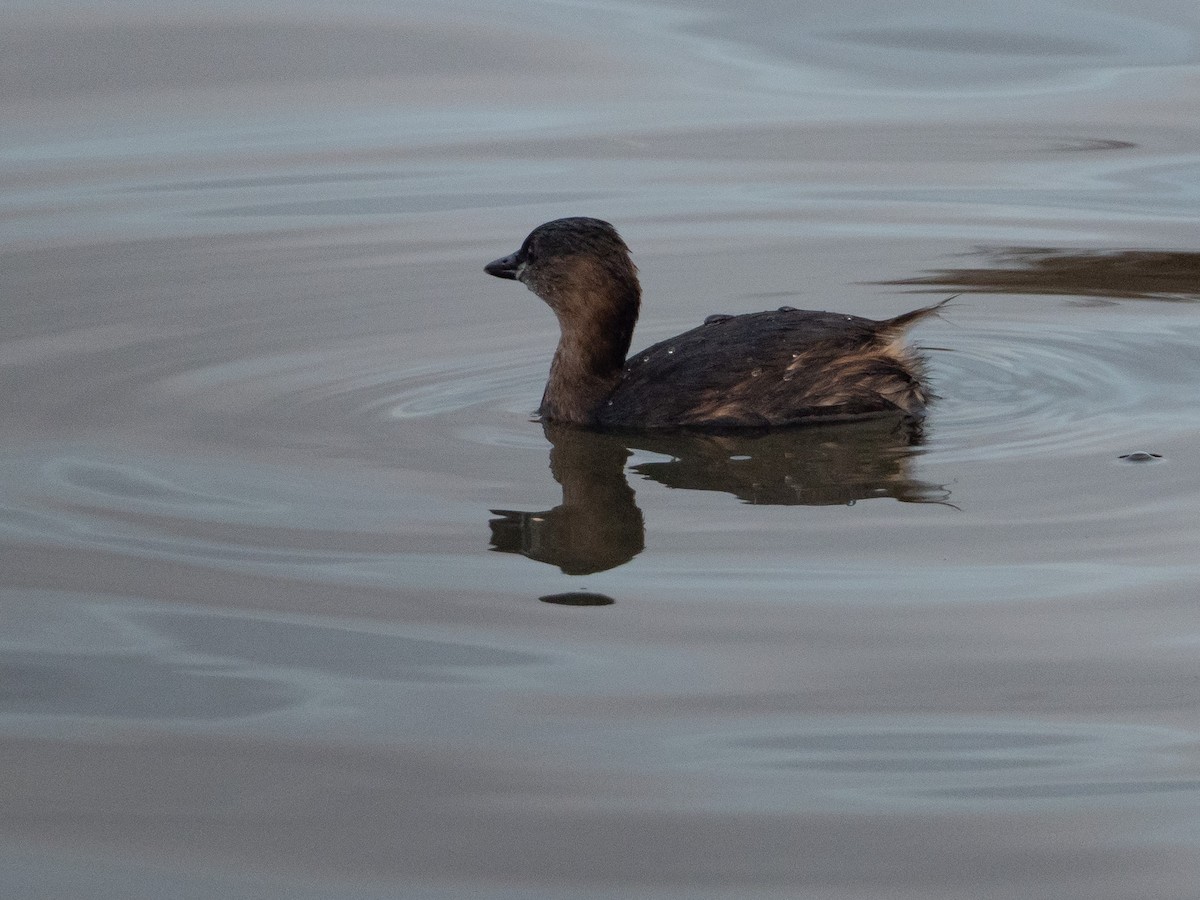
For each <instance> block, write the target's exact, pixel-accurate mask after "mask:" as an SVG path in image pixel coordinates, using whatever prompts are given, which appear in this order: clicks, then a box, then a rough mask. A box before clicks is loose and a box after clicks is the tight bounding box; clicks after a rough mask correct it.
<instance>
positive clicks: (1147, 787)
mask: <svg viewBox="0 0 1200 900" xmlns="http://www.w3.org/2000/svg"><path fill="white" fill-rule="evenodd" d="M1198 792H1200V780H1196V779H1177V780H1165V781H1117V782H1113V781H1096V782H1090V783H1085V784H1013V785H998V786H988V787H971V788H945V789H941V790H933V791H928V792H926V793H927V795H928V796H930V797H941V798H946V799H954V800H1064V799H1072V800H1080V799H1101V798H1105V797H1129V796H1141V795H1154V794H1194V793H1198Z"/></svg>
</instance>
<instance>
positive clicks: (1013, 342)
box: [931, 323, 1200, 460]
mask: <svg viewBox="0 0 1200 900" xmlns="http://www.w3.org/2000/svg"><path fill="white" fill-rule="evenodd" d="M945 340H946V342H947V345H948V346H949V347H950V348H951V352H935V353H931V357H932V359H931V368H932V371H933V380H934V384H935V386H936V389H937V390H938V392H939V393H940V394H941V396H942V399H941V400H940V401H939V403H938V404H937V406H936V408H935V410H934V413H933V424H934V438H933V440H932V442H931V445H932V446H933V447H935V448H936V449H937V450H939V451H940V452H941V453H942V454H944V457H945V458H955V459H967V458H969V459H976V460H1000V459H1012V458H1020V457H1024V456H1029V455H1040V454H1058V455H1070V454H1078V453H1085V452H1091V451H1094V450H1096V449H1097V448H1105V449H1112V448H1113V447H1114V446H1115V447H1121V443H1120V441H1121V436H1122V435H1128V436H1129V437H1130V439H1132V438H1133V436H1134V435H1137V434H1144V433H1145V431H1146V429H1147V427H1149V428H1150V429H1151V430H1152V431H1154V430H1161V432H1162V433H1173V432H1175V431H1176V430H1178V429H1179V428H1180V427H1181V424H1183V425H1184V427H1188V425H1189V424H1190V427H1191V428H1195V427H1196V425H1197V424H1200V409H1198V408H1197V407H1196V405H1195V404H1194V403H1191V404H1190V405H1189V404H1182V403H1181V402H1180V386H1181V385H1187V384H1189V383H1194V382H1195V380H1196V376H1195V372H1194V368H1195V367H1194V364H1193V363H1192V360H1193V359H1194V354H1195V347H1196V344H1197V341H1198V340H1200V334H1197V329H1196V328H1195V327H1191V328H1188V329H1178V330H1168V329H1163V330H1160V331H1157V332H1155V331H1141V332H1132V333H1131V332H1115V331H1105V332H1097V331H1088V332H1081V331H1079V330H1077V329H1075V328H1071V327H1069V326H1068V325H1047V324H1045V323H1038V324H1037V325H1036V326H1021V325H1005V326H990V327H984V328H978V327H972V328H971V329H970V330H966V329H959V330H955V331H954V332H953V333H952V334H951V335H949V336H947V337H946V338H945ZM1189 396H1193V397H1194V396H1195V394H1194V391H1193V392H1191V394H1190V395H1189ZM1121 449H1127V448H1124V447H1121Z"/></svg>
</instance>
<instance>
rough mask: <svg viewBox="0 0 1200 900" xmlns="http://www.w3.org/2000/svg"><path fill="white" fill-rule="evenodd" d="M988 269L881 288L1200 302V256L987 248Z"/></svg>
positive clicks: (947, 272) (944, 271)
mask: <svg viewBox="0 0 1200 900" xmlns="http://www.w3.org/2000/svg"><path fill="white" fill-rule="evenodd" d="M978 255H980V256H984V257H986V258H987V259H989V260H990V261H991V263H992V265H991V266H989V267H987V268H966V267H964V268H957V269H939V270H937V271H935V272H932V273H930V274H928V275H922V276H920V277H917V278H904V279H900V280H898V281H886V282H881V284H907V285H921V286H928V287H929V288H930V289H935V288H936V289H937V291H938V292H940V291H942V290H945V289H957V290H960V291H963V292H966V293H971V292H976V293H988V294H992V293H1004V294H1055V295H1068V296H1076V297H1096V298H1101V297H1111V298H1114V299H1126V300H1175V301H1195V300H1200V253H1186V252H1174V251H1169V250H1077V249H1070V250H1055V249H1048V248H1045V247H993V248H983V249H981V250H979V251H978Z"/></svg>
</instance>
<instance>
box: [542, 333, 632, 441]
mask: <svg viewBox="0 0 1200 900" xmlns="http://www.w3.org/2000/svg"><path fill="white" fill-rule="evenodd" d="M624 365H625V355H624V353H623V352H622V353H621V354H620V359H619V360H618V359H617V357H616V355H614V354H613V353H612V352H611V351H608V352H605V351H604V349H603V348H600V347H598V346H597V344H596V343H595V342H592V341H588V340H586V339H584V338H583V337H582V335H579V334H578V333H573V334H564V335H563V336H562V339H561V340H560V341H559V343H558V349H557V350H556V351H555V353H554V361H553V362H552V363H551V364H550V377H549V379H548V380H547V381H546V392H545V394H543V395H542V405H541V408H540V409H539V410H538V412H539V413H541V415H542V416H543V417H544V418H546V419H549V420H551V421H554V422H570V423H573V424H576V425H588V424H590V423H591V422H592V421H593V420H594V418H595V415H596V411H597V410H598V409H599V408H600V406H601V404H603V403H604V402H605V400H606V399H607V398H608V395H609V394H611V393H612V391H613V388H615V387H616V386H617V382H618V381H620V379H621V370H622V369H623V368H624Z"/></svg>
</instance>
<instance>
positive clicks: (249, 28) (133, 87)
mask: <svg viewBox="0 0 1200 900" xmlns="http://www.w3.org/2000/svg"><path fill="white" fill-rule="evenodd" d="M498 31H499V33H503V34H504V35H505V37H504V39H503V40H502V41H500V40H497V34H498ZM0 60H2V61H3V62H2V63H0V66H3V68H2V69H0V75H3V76H4V77H3V79H2V80H3V81H4V83H5V85H6V92H7V93H8V97H7V98H6V99H10V100H20V99H42V100H46V99H57V98H62V97H69V96H72V95H80V94H83V95H89V94H92V95H94V94H101V93H112V92H120V91H143V92H145V91H152V90H167V89H173V88H187V89H195V88H201V87H208V88H212V87H226V88H228V87H231V86H233V85H236V84H245V85H254V84H257V85H269V84H285V85H286V84H296V83H305V82H310V83H326V84H327V83H329V82H337V81H363V80H389V79H391V80H399V79H402V78H406V77H409V78H411V77H424V78H428V77H431V76H450V75H456V74H460V73H461V72H462V70H463V66H464V64H466V62H467V61H469V65H470V66H471V68H472V71H473V73H474V74H475V75H485V74H486V75H490V76H491V77H493V78H497V77H501V76H507V77H512V76H514V75H516V74H518V73H525V72H528V71H530V70H532V69H536V70H539V71H541V72H542V73H543V74H544V75H547V76H549V75H552V74H553V73H555V72H558V73H560V74H566V73H577V72H579V71H580V69H581V68H583V69H590V68H594V67H595V66H596V64H597V59H596V57H595V56H594V55H593V54H592V53H591V52H590V51H589V50H588V48H587V47H586V46H581V45H572V44H570V43H568V42H566V41H556V40H554V39H553V38H552V37H549V36H546V35H539V36H537V37H534V36H532V35H527V34H524V33H523V32H522V30H521V29H520V28H518V27H506V25H505V24H504V23H496V22H490V23H488V25H487V27H473V26H471V25H470V24H467V23H464V22H458V23H453V22H448V21H445V20H442V21H437V20H436V19H425V20H422V19H419V18H416V17H412V16H410V17H406V19H405V20H404V21H403V22H396V21H388V20H386V19H383V18H380V19H378V20H376V21H371V22H362V23H355V22H352V21H340V22H339V21H337V20H336V19H335V20H330V21H320V22H302V21H294V20H293V21H286V20H280V21H269V20H265V21H240V22H239V21H224V22H222V21H219V20H218V21H212V20H211V19H209V20H207V21H206V20H205V19H203V18H198V19H197V20H196V21H192V22H186V23H184V22H179V21H171V20H170V19H162V20H159V21H154V20H153V19H150V20H140V21H139V20H138V19H134V18H132V17H129V18H126V19H125V20H124V21H97V22H93V23H90V24H70V23H65V22H55V23H53V24H50V23H39V22H37V21H28V20H27V21H21V20H20V19H18V20H17V21H15V22H10V23H8V25H7V27H6V28H5V29H4V31H3V32H2V33H0Z"/></svg>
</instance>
